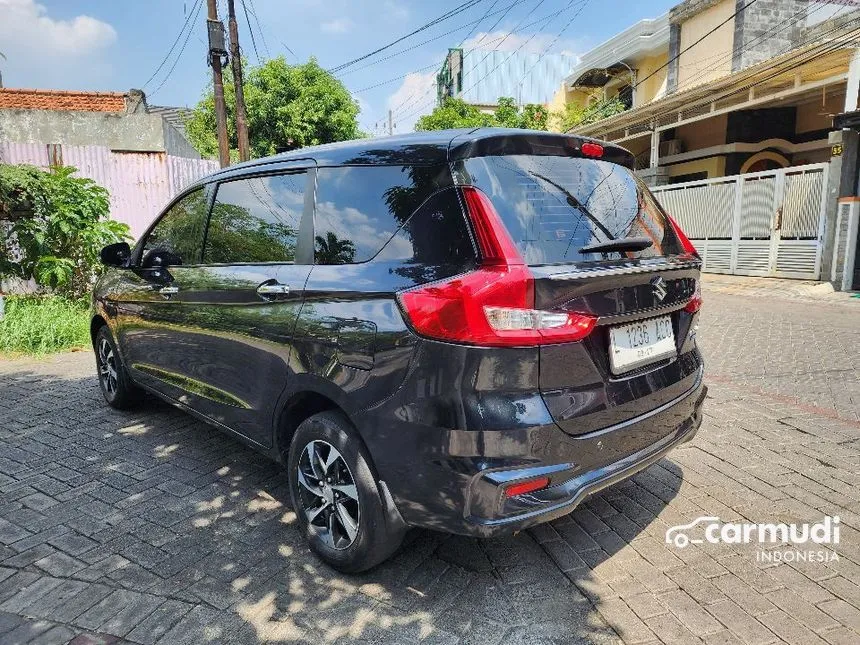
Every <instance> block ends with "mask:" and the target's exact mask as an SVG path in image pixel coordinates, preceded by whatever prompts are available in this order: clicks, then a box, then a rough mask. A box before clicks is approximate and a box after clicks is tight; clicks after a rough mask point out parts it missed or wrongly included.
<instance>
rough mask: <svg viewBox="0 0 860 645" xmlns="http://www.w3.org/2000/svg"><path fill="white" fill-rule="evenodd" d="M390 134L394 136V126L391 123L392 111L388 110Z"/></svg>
mask: <svg viewBox="0 0 860 645" xmlns="http://www.w3.org/2000/svg"><path fill="white" fill-rule="evenodd" d="M388 134H394V125H393V124H392V123H391V110H388Z"/></svg>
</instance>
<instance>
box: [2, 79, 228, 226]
mask: <svg viewBox="0 0 860 645" xmlns="http://www.w3.org/2000/svg"><path fill="white" fill-rule="evenodd" d="M181 126H182V114H181V111H179V110H177V109H175V108H152V109H150V107H149V106H148V105H147V104H146V98H145V96H144V95H143V92H141V91H139V90H130V91H129V92H125V93H122V92H78V91H58V90H30V89H11V88H0V163H7V164H18V163H24V164H32V165H35V166H40V167H45V168H47V167H53V166H73V167H75V168H77V171H78V174H79V175H81V176H84V177H89V178H90V179H92V180H94V181H95V182H96V183H98V184H99V185H100V186H103V187H105V188H107V190H108V192H109V193H110V208H111V218H113V219H115V220H118V221H120V222H124V223H126V224H128V225H129V227H130V229H131V234H132V236H133V237H135V238H137V237H138V236H139V235H141V234H142V233H143V232H144V231H145V230H146V228H147V227H148V226H149V224H150V223H151V222H152V220H153V218H155V216H156V215H157V214H158V213H159V212H160V210H161V209H162V208H163V207H164V206H165V205H166V204H167V202H168V201H169V200H170V199H171V197H172V196H173V195H175V194H176V192H177V191H179V190H181V189H182V188H183V187H184V186H185V185H187V184H188V183H190V182H192V181H194V180H195V179H197V178H198V177H200V176H202V175H205V174H208V173H210V172H213V171H214V170H216V169H217V168H218V164H217V162H215V161H210V160H207V159H201V158H200V154H199V153H198V152H197V150H195V149H194V147H193V146H192V145H191V143H190V142H189V141H188V139H187V138H186V137H185V134H184V131H183V129H182V127H181Z"/></svg>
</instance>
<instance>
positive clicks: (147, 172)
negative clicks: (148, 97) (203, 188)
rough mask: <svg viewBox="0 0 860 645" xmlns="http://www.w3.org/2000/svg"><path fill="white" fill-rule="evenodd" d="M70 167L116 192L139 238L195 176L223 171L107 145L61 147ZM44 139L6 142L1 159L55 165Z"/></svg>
mask: <svg viewBox="0 0 860 645" xmlns="http://www.w3.org/2000/svg"><path fill="white" fill-rule="evenodd" d="M55 147H58V148H60V152H61V154H62V160H63V165H64V166H74V167H75V168H77V169H78V174H80V175H81V176H83V177H89V178H90V179H92V180H94V181H95V182H96V183H97V184H99V185H100V186H104V187H105V188H107V190H108V192H110V206H111V218H112V219H115V220H118V221H120V222H125V223H126V224H128V225H129V227H130V228H131V234H132V235H133V236H134V237H135V239H137V237H138V236H140V235H141V234H142V233H143V232H144V231H145V230H146V227H147V226H149V224H150V223H151V222H152V220H153V219H154V218H155V216H156V215H158V213H159V212H160V211H161V209H162V208H164V206H166V205H167V202H168V201H169V200H170V198H171V197H172V196H173V195H175V194H176V193H177V192H179V191H180V190H181V189H182V188H184V187H185V186H187V185H188V184H190V183H191V182H193V181H194V180H196V179H198V178H200V177H203V176H204V175H208V174H209V173H211V172H214V171H215V170H217V169H218V163H217V162H215V161H209V160H207V159H186V158H184V157H173V156H171V155H167V154H165V153H163V152H114V151H111V150H110V149H109V148H105V147H103V146H68V145H63V146H55ZM48 159H49V155H48V147H47V146H46V145H45V144H40V143H7V142H0V163H7V164H19V163H27V164H33V165H35V166H41V167H47V166H48V165H49V161H48Z"/></svg>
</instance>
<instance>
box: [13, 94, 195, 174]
mask: <svg viewBox="0 0 860 645" xmlns="http://www.w3.org/2000/svg"><path fill="white" fill-rule="evenodd" d="M174 113H175V110H170V109H166V108H154V109H153V110H152V111H151V110H150V107H149V106H148V105H147V103H146V97H145V95H144V93H143V92H141V91H140V90H129V91H128V92H124V93H123V92H83V91H67V90H39V89H17V88H0V141H4V142H9V143H21V144H32V143H39V144H57V145H74V146H92V145H97V146H104V147H107V148H109V149H111V150H114V151H126V152H163V153H166V154H169V155H174V156H177V157H184V158H188V159H200V153H199V152H197V150H196V149H195V148H194V146H193V145H191V143H190V142H189V141H188V139H187V138H186V137H185V133H184V130H183V129H182V128H181V127H177V124H176V123H175V122H174V121H173V120H171V118H167V117H172V116H173V115H174Z"/></svg>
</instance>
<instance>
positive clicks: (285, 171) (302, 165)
mask: <svg viewBox="0 0 860 645" xmlns="http://www.w3.org/2000/svg"><path fill="white" fill-rule="evenodd" d="M306 164H307V161H297V162H296V164H295V167H292V164H291V165H289V166H282V167H280V168H278V169H277V170H275V169H271V168H268V169H265V170H261V171H260V172H248V173H242V174H237V175H231V176H228V177H225V178H224V179H222V180H220V181H217V180H216V181H213V182H212V183H211V184H208V185H209V186H211V190H212V195H211V196H210V200H209V209H208V213H207V215H206V226H205V227H204V232H203V246H202V247H201V250H200V264H199V265H197V266H204V267H233V266H278V265H283V266H293V265H298V266H304V265H305V264H306V263H304V262H299V258H300V257H302V256H301V255H300V253H301V250H302V230H303V228H304V227H306V224H305V220H306V219H307V218H308V194H309V193H313V188H315V186H316V166H308V165H306ZM302 172H303V173H305V175H306V177H305V188H304V194H303V197H304V205H303V206H302V215H301V218H300V219H299V230H298V234H297V235H296V254H295V259H294V260H293V261H292V262H288V261H283V260H275V261H270V262H204V259H205V258H206V244H207V242H208V241H209V223H210V222H211V220H212V210H213V208H214V206H215V200H216V199H217V198H218V189H219V188H220V187H221V185H222V184H230V183H233V182H236V181H244V180H248V179H257V178H260V177H280V176H283V175H297V174H299V173H302ZM311 175H313V177H311ZM311 181H313V182H314V183H313V185H312V184H311ZM311 197H313V195H311ZM312 205H313V202H312V203H311V206H312ZM311 217H313V214H311ZM311 221H313V220H311Z"/></svg>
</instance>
